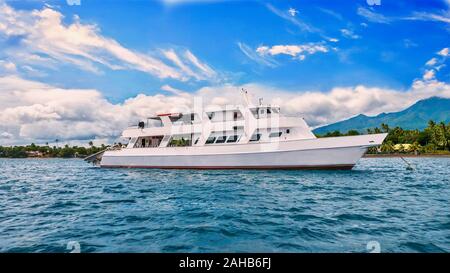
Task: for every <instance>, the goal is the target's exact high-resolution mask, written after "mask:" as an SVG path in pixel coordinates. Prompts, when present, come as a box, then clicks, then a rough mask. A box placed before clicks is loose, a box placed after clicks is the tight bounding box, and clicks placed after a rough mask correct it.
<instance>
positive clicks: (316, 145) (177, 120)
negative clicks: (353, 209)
mask: <svg viewBox="0 0 450 273" xmlns="http://www.w3.org/2000/svg"><path fill="white" fill-rule="evenodd" d="M244 100H245V105H237V106H233V107H226V108H221V109H217V108H215V109H206V110H204V111H203V110H199V111H195V110H194V111H191V112H188V113H163V114H157V115H155V116H152V117H149V118H148V119H147V120H146V121H141V122H139V124H138V125H137V126H133V127H130V128H127V129H126V130H124V131H123V133H122V137H123V138H125V139H127V141H128V144H126V145H120V146H114V147H112V148H109V149H107V150H106V151H104V152H101V153H98V154H95V155H92V156H89V157H87V158H86V160H87V161H91V162H94V163H97V164H98V165H100V166H101V167H124V168H161V169H163V168H164V169H351V168H353V166H354V165H355V164H356V163H357V161H358V160H359V159H360V158H361V157H362V156H363V155H364V153H365V152H366V151H367V149H368V148H369V147H373V146H378V145H381V143H382V142H383V140H384V139H385V137H386V135H387V134H370V135H358V136H343V137H326V138H317V137H316V136H315V135H314V134H313V133H312V131H311V129H310V128H309V126H308V125H307V124H306V122H305V121H304V120H303V119H302V118H300V117H290V116H285V115H283V114H282V111H281V110H280V108H279V107H277V106H273V105H264V104H262V103H260V104H259V105H253V104H251V103H250V102H249V99H248V97H247V94H246V92H244Z"/></svg>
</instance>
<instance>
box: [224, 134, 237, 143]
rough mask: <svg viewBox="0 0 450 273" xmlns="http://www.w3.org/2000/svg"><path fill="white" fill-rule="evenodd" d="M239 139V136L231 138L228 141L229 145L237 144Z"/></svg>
mask: <svg viewBox="0 0 450 273" xmlns="http://www.w3.org/2000/svg"><path fill="white" fill-rule="evenodd" d="M238 137H239V136H237V135H234V136H230V137H229V138H228V140H227V143H233V142H236V141H237V140H238Z"/></svg>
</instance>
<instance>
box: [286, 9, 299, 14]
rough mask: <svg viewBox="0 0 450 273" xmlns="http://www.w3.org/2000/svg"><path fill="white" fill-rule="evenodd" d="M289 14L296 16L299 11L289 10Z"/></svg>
mask: <svg viewBox="0 0 450 273" xmlns="http://www.w3.org/2000/svg"><path fill="white" fill-rule="evenodd" d="M288 13H289V14H290V15H291V16H295V15H297V13H298V10H296V9H294V8H289V10H288Z"/></svg>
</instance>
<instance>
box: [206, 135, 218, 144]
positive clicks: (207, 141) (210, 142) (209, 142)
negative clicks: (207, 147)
mask: <svg viewBox="0 0 450 273" xmlns="http://www.w3.org/2000/svg"><path fill="white" fill-rule="evenodd" d="M215 140H216V137H213V136H211V137H208V139H207V140H206V142H205V144H213V143H214V141H215Z"/></svg>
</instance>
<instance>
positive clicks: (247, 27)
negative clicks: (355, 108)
mask: <svg viewBox="0 0 450 273" xmlns="http://www.w3.org/2000/svg"><path fill="white" fill-rule="evenodd" d="M169 2H170V1H169ZM175 2H176V1H175ZM193 2H200V3H184V4H183V3H180V4H167V3H166V2H165V1H145V0H134V1H129V2H124V1H117V0H106V1H98V0H81V1H80V4H81V5H68V4H67V3H65V1H45V2H41V1H7V3H8V4H9V5H10V6H12V7H14V8H16V9H25V10H31V9H42V7H43V6H44V3H47V4H48V5H50V6H52V7H54V9H55V10H58V11H59V12H61V13H62V14H63V15H64V23H66V24H71V23H72V22H73V17H74V16H75V15H77V16H79V18H80V22H81V23H84V24H95V25H97V26H98V27H99V29H100V33H101V35H102V36H104V37H109V38H112V39H114V40H116V41H117V42H119V43H120V44H121V45H123V46H124V47H126V48H129V49H132V50H136V51H139V52H142V53H147V52H154V51H157V50H158V49H161V48H169V47H170V48H172V47H175V48H180V49H189V50H190V51H191V52H192V53H193V54H195V56H197V57H198V58H199V59H200V60H202V61H204V62H205V63H207V64H208V65H209V66H211V67H212V68H213V69H214V70H215V71H218V72H220V73H222V74H224V75H222V77H223V79H220V80H221V81H224V82H229V83H233V84H244V83H248V82H258V83H264V84H267V85H271V86H277V87H281V88H285V89H288V90H289V89H292V90H323V91H325V90H328V89H330V88H332V87H334V86H354V85H358V84H364V85H367V86H382V87H391V88H396V89H405V90H406V89H407V88H408V87H409V86H410V85H411V83H412V81H413V80H414V79H415V78H418V77H420V76H421V73H423V69H424V64H425V62H427V61H428V59H430V56H431V55H432V53H434V52H437V51H439V50H440V49H442V48H444V47H446V46H448V42H449V34H450V27H449V24H448V23H445V22H439V21H433V20H420V19H418V18H416V19H401V18H408V17H411V18H412V17H413V16H414V15H416V16H417V13H419V12H421V13H430V14H442V13H444V12H445V10H447V8H448V3H446V2H445V1H386V0H385V1H381V5H369V4H368V3H367V1H366V0H363V1H207V2H206V3H202V2H201V1H193ZM290 8H292V9H295V10H296V11H298V13H295V15H294V16H291V15H290V14H289V13H288V10H289V9H290ZM361 10H365V11H368V12H372V13H377V14H381V15H380V16H382V18H386V22H381V23H380V22H377V21H376V20H371V19H370V18H367V17H364V16H362V15H361V13H362V12H361ZM276 12H279V13H280V14H283V16H286V17H291V19H292V21H291V20H290V19H286V18H283V17H282V16H280V15H278V14H277V13H276ZM446 18H447V20H450V17H449V16H448V14H446ZM294 21H297V22H301V24H305V25H306V26H307V27H308V28H311V30H307V29H306V28H303V27H301V26H299V25H298V24H296V23H295V22H294ZM344 31H345V33H348V35H345V34H344ZM327 39H328V40H327ZM329 39H337V40H338V41H337V42H330V41H329ZM7 43H8V42H6V44H7ZM10 43H12V44H10V45H5V44H3V45H2V46H12V47H14V46H16V45H15V44H14V43H13V42H10ZM239 43H241V44H245V45H246V46H248V47H249V48H250V49H253V50H255V49H256V48H257V47H259V46H262V45H266V46H273V45H298V44H308V43H317V44H323V45H324V46H326V47H327V48H328V52H326V53H316V54H312V55H309V56H306V58H305V59H304V60H303V61H300V60H298V59H294V58H292V57H291V56H289V55H282V54H280V55H277V56H272V57H271V59H272V60H273V61H274V62H276V64H274V65H273V66H268V65H264V64H260V63H258V62H255V61H254V60H251V59H249V58H248V57H247V56H246V55H245V54H244V53H243V52H242V51H241V49H240V47H239ZM1 54H2V53H0V56H1ZM3 57H5V56H3ZM99 69H100V70H101V73H100V74H94V75H93V74H92V73H90V72H89V71H83V70H82V69H79V68H78V67H70V66H68V65H67V66H62V67H61V68H60V69H59V71H57V72H56V71H51V73H48V74H49V75H48V76H46V77H39V80H41V81H45V82H49V83H52V84H57V85H61V86H65V87H71V88H96V89H98V90H100V91H101V92H103V93H104V94H105V95H106V96H107V97H108V98H110V99H111V100H113V101H120V100H123V99H125V98H128V97H130V96H133V95H136V94H137V93H139V92H146V93H149V94H151V93H154V92H158V91H159V88H160V86H162V85H164V84H170V85H171V86H173V87H175V88H179V89H182V90H187V91H193V90H196V89H198V88H199V87H202V86H207V85H210V84H211V83H210V82H209V81H204V80H203V81H198V80H189V81H185V82H183V81H178V80H171V79H160V78H158V77H154V76H152V75H148V74H147V73H145V72H141V71H136V70H131V69H130V70H120V71H114V70H112V69H108V68H107V67H102V66H101V65H100V66H99ZM28 77H29V78H33V79H36V78H37V77H32V76H28ZM439 77H440V79H441V80H442V81H448V79H449V72H448V69H444V70H441V71H440V72H439Z"/></svg>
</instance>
